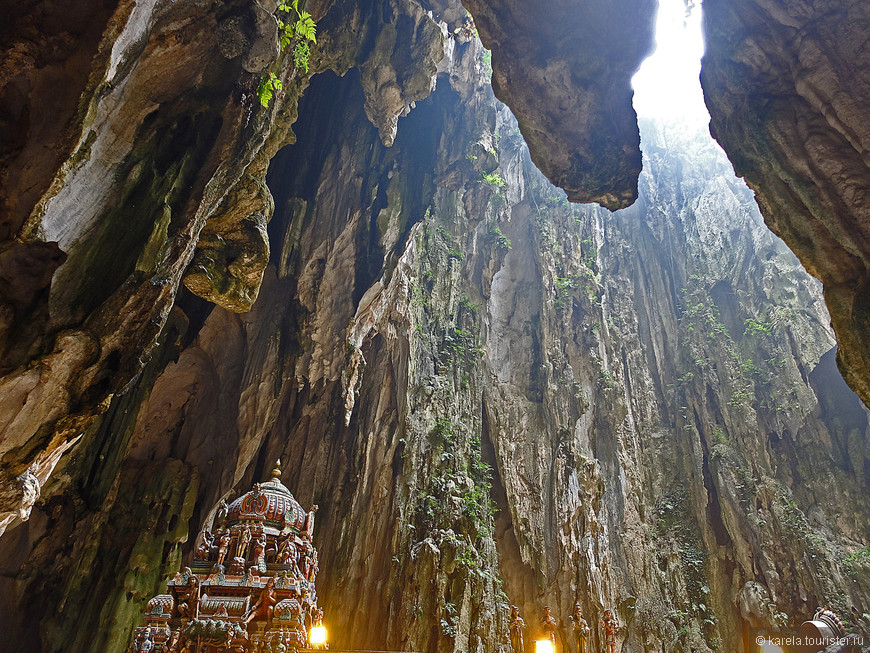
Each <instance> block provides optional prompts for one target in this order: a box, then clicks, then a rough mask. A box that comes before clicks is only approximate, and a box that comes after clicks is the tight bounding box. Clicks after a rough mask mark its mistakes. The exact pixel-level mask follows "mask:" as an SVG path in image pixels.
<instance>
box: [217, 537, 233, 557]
mask: <svg viewBox="0 0 870 653" xmlns="http://www.w3.org/2000/svg"><path fill="white" fill-rule="evenodd" d="M218 532H219V533H220V536H219V537H218V538H217V540H218V556H217V563H218V564H219V565H222V564H224V558H226V557H227V552H228V551H229V550H230V541H231V539H232V538H231V537H230V534H229V531H223V532H220V531H218Z"/></svg>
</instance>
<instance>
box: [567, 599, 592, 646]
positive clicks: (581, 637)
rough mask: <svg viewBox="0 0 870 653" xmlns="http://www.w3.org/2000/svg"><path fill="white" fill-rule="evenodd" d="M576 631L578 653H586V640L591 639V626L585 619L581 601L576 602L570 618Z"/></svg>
mask: <svg viewBox="0 0 870 653" xmlns="http://www.w3.org/2000/svg"><path fill="white" fill-rule="evenodd" d="M568 618H569V619H570V620H571V625H572V628H573V629H574V638H575V639H576V640H577V653H586V640H587V639H588V637H589V624H588V623H586V620H585V619H584V618H583V609H582V608H581V607H580V601H575V603H574V612H572V613H571V616H570V617H568Z"/></svg>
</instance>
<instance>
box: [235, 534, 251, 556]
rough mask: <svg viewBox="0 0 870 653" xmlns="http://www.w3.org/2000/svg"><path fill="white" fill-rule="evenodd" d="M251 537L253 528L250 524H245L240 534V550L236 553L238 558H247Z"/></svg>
mask: <svg viewBox="0 0 870 653" xmlns="http://www.w3.org/2000/svg"><path fill="white" fill-rule="evenodd" d="M251 537H252V535H251V529H250V528H249V527H248V526H245V527H244V528H243V529H242V532H241V534H240V535H239V550H238V553H236V557H237V558H242V559H243V560H244V559H245V558H247V554H248V545H250V543H251Z"/></svg>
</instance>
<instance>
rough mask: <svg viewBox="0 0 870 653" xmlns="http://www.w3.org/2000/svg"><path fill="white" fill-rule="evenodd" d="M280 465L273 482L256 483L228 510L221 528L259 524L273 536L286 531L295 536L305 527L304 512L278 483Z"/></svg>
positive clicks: (271, 480)
mask: <svg viewBox="0 0 870 653" xmlns="http://www.w3.org/2000/svg"><path fill="white" fill-rule="evenodd" d="M280 464H281V463H280V461H278V464H277V466H276V468H275V469H273V470H272V478H271V479H269V480H268V481H266V482H265V483H256V484H255V485H254V487H253V489H251V490H250V491H249V492H246V493H245V494H243V495H242V496H240V497H239V498H238V499H236V500H235V501H233V502H232V503H231V504H230V505H229V506H228V507H227V514H226V517H225V518H224V519H222V520H220V521H221V522H222V523H221V524H220V525H221V526H224V527H226V528H230V527H232V526H234V525H236V524H251V523H260V524H262V525H263V526H264V527H265V528H266V529H267V530H270V529H274V532H275V533H278V532H281V531H284V530H285V529H289V530H290V531H292V532H294V533H296V534H298V533H300V532H301V531H302V530H303V529H304V527H305V522H306V517H307V514H308V513H307V512H306V511H305V510H303V509H302V506H301V505H299V502H298V501H296V499H295V498H294V496H293V495H292V494H291V492H290V490H288V489H287V488H286V487H285V486H284V484H283V483H281V480H280V476H281V468H280Z"/></svg>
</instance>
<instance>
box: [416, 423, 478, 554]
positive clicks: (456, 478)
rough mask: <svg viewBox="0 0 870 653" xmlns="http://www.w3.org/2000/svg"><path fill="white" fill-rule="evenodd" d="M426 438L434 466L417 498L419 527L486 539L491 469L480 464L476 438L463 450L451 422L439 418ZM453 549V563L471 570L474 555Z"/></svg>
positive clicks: (475, 538)
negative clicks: (454, 556)
mask: <svg viewBox="0 0 870 653" xmlns="http://www.w3.org/2000/svg"><path fill="white" fill-rule="evenodd" d="M429 438H430V442H431V443H432V446H433V447H434V453H435V456H436V459H437V461H438V463H437V465H436V470H435V473H433V475H432V476H431V478H430V479H429V483H428V485H427V487H426V489H425V491H423V492H421V493H420V496H419V501H418V504H417V505H418V507H417V513H418V517H419V519H420V521H421V525H422V526H423V527H424V528H427V529H442V530H447V529H450V530H452V531H454V532H456V533H461V534H464V535H468V536H469V537H470V538H471V541H472V542H474V541H476V540H478V539H480V538H482V537H490V536H491V535H492V531H493V514H494V511H495V508H494V504H493V502H492V499H491V498H490V492H491V489H492V468H491V467H490V466H489V465H488V464H487V463H486V462H484V460H483V456H482V452H481V441H480V436H477V435H475V436H472V437H471V438H470V439H469V442H468V445H467V446H466V445H464V444H463V443H462V441H461V438H460V437H459V433H458V431H457V430H456V428H455V427H454V425H453V424H452V423H451V421H450V420H448V419H446V418H440V419H438V420H437V421H436V422H435V426H434V427H433V428H432V430H431V431H430V433H429ZM455 503H456V504H458V510H457V509H456V507H455ZM457 546H458V549H457V550H458V551H459V554H458V559H457V562H458V563H459V564H460V565H462V566H465V567H467V568H469V569H471V568H474V567H475V566H476V564H477V562H476V557H475V556H476V551H468V550H463V547H462V545H461V542H460V543H458V544H457Z"/></svg>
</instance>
